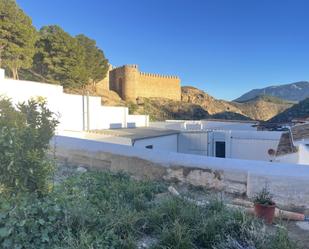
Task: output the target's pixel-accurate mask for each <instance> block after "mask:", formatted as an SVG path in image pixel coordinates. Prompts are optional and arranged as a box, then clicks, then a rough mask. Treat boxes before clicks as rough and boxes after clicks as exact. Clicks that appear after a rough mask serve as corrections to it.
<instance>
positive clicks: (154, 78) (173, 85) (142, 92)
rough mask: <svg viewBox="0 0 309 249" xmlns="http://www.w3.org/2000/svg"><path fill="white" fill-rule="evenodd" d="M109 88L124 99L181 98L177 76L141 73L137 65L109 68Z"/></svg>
mask: <svg viewBox="0 0 309 249" xmlns="http://www.w3.org/2000/svg"><path fill="white" fill-rule="evenodd" d="M109 88H110V90H113V91H115V92H117V93H118V94H119V96H120V97H121V98H122V99H124V100H126V101H133V102H135V101H136V99H137V98H138V97H146V98H151V97H154V98H155V97H157V98H168V99H172V100H180V99H181V87H180V79H179V78H178V77H176V76H165V75H158V74H150V73H143V72H140V71H139V69H138V66H137V65H125V66H122V67H118V68H115V69H113V70H111V71H110V73H109Z"/></svg>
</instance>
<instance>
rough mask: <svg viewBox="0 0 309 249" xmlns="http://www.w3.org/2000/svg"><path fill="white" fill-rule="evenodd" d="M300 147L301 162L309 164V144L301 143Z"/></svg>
mask: <svg viewBox="0 0 309 249" xmlns="http://www.w3.org/2000/svg"><path fill="white" fill-rule="evenodd" d="M298 149H299V163H300V164H309V144H301V145H299V147H298Z"/></svg>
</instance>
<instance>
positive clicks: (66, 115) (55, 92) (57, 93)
mask: <svg viewBox="0 0 309 249" xmlns="http://www.w3.org/2000/svg"><path fill="white" fill-rule="evenodd" d="M0 95H1V96H6V97H9V98H10V99H11V100H12V102H13V103H14V104H18V103H20V102H24V101H27V100H29V99H31V98H38V97H43V98H44V99H46V101H47V104H48V108H49V109H50V110H51V111H53V112H55V113H57V115H58V117H59V121H60V125H59V126H58V129H59V130H72V131H81V130H83V128H85V129H109V128H121V127H127V126H129V127H133V126H134V127H144V126H148V122H149V117H148V116H147V115H132V116H131V115H129V113H128V108H127V107H112V106H102V105H101V98H100V97H89V114H87V110H88V108H87V98H86V97H85V96H84V97H83V96H82V95H74V94H65V93H64V92H63V87H62V86H58V85H53V84H45V83H38V82H32V81H21V80H11V79H1V78H0ZM87 116H89V127H88V123H87Z"/></svg>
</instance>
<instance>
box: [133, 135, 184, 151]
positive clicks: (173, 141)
mask: <svg viewBox="0 0 309 249" xmlns="http://www.w3.org/2000/svg"><path fill="white" fill-rule="evenodd" d="M177 140H178V135H177V134H174V135H169V136H162V137H154V138H147V139H140V140H136V141H135V142H134V145H133V146H134V147H136V148H142V149H144V148H145V147H146V146H149V145H152V146H153V150H160V151H165V152H177V150H178V148H177Z"/></svg>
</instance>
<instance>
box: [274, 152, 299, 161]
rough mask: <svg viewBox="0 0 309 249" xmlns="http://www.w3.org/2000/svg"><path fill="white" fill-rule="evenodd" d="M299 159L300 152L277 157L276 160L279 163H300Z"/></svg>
mask: <svg viewBox="0 0 309 249" xmlns="http://www.w3.org/2000/svg"><path fill="white" fill-rule="evenodd" d="M299 161H300V160H299V153H289V154H286V155H281V156H276V158H275V162H278V163H299Z"/></svg>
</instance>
